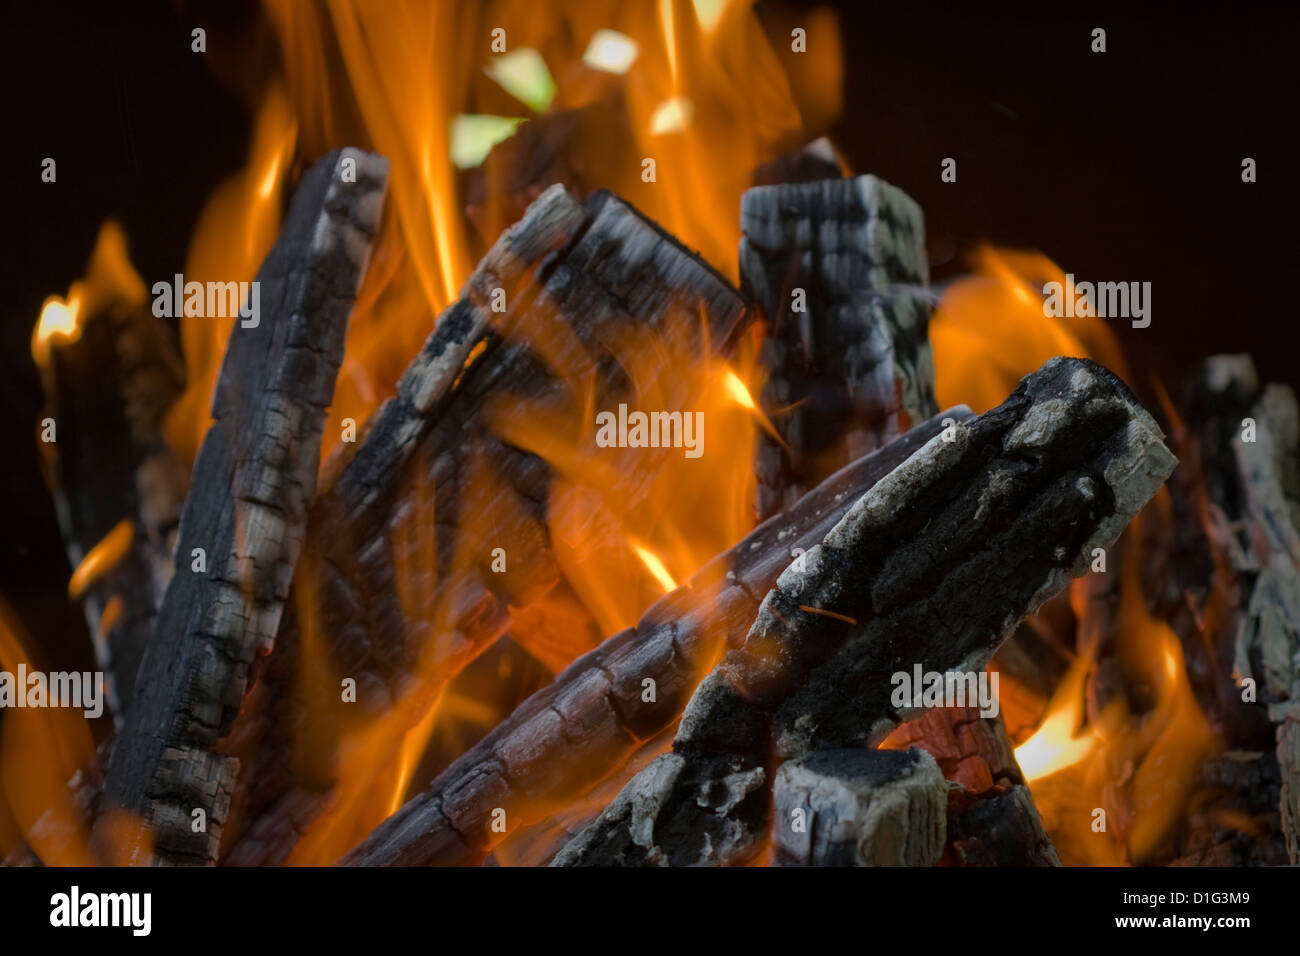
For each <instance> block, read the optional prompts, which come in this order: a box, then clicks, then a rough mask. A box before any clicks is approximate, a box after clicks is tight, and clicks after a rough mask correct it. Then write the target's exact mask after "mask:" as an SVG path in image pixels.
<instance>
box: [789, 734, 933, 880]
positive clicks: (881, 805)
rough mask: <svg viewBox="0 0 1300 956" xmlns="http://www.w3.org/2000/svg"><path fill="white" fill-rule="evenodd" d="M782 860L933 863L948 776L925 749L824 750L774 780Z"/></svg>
mask: <svg viewBox="0 0 1300 956" xmlns="http://www.w3.org/2000/svg"><path fill="white" fill-rule="evenodd" d="M772 800H773V804H774V806H775V812H774V813H773V816H772V843H773V846H774V847H775V850H776V856H775V860H776V863H777V865H779V866H933V865H934V864H935V863H937V862H939V857H940V855H941V854H942V853H943V845H944V834H945V832H946V826H945V813H946V812H947V803H948V782H947V781H946V780H944V778H943V774H942V773H940V772H939V765H938V764H936V763H935V762H934V758H933V757H931V756H930V755H929V754H928V753H926V752H925V751H924V750H921V749H919V748H913V749H911V750H905V751H904V750H819V751H817V752H816V753H810V754H806V755H805V756H803V757H798V758H796V759H794V760H788V761H786V762H785V763H784V764H782V765H781V769H780V770H778V771H777V772H776V779H775V780H774V781H773V784H772Z"/></svg>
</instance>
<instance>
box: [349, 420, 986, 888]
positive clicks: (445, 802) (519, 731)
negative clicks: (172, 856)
mask: <svg viewBox="0 0 1300 956" xmlns="http://www.w3.org/2000/svg"><path fill="white" fill-rule="evenodd" d="M970 417H971V416H970V412H969V410H968V409H965V408H956V409H950V410H949V411H948V412H945V413H944V415H943V416H936V417H935V418H933V419H931V420H930V421H927V422H923V423H922V424H920V425H918V426H917V427H916V428H914V429H913V430H912V431H911V432H910V433H909V434H908V435H906V436H904V437H903V438H900V439H898V440H896V441H895V442H893V443H892V444H890V445H887V446H886V447H884V448H882V449H880V450H879V451H877V452H876V453H874V454H872V455H869V456H867V457H866V458H864V459H862V460H860V461H857V462H854V463H853V464H852V465H849V466H847V467H845V468H843V469H841V470H840V471H839V472H837V473H836V474H835V475H833V476H831V477H830V478H828V479H827V480H826V481H825V482H824V483H823V484H822V485H820V486H818V487H817V488H816V489H814V490H813V491H812V492H811V493H809V494H808V495H807V496H805V497H804V498H803V499H802V500H801V501H800V502H799V503H798V504H797V505H796V506H795V507H794V508H793V509H792V510H791V511H790V512H789V513H787V514H780V515H774V516H773V517H772V518H771V519H769V520H768V521H766V522H764V523H763V524H762V525H761V526H759V527H758V528H756V529H755V530H754V531H752V532H750V534H749V535H747V536H746V537H745V538H743V539H742V540H741V541H740V542H738V543H737V544H736V545H735V547H733V548H731V549H730V550H729V551H727V552H725V553H724V554H721V555H718V556H717V557H716V558H715V559H714V560H713V561H711V562H709V564H707V565H706V566H705V567H704V568H702V569H701V570H700V571H699V572H698V573H697V574H696V576H695V577H694V578H692V580H691V582H690V583H689V584H688V585H686V586H683V587H680V588H678V589H677V590H675V591H673V592H672V593H670V594H668V595H666V596H665V597H663V598H662V599H660V600H659V601H658V602H656V603H655V604H654V605H652V606H651V607H650V608H649V609H648V610H647V611H646V612H645V614H643V615H642V618H641V620H640V622H638V624H637V626H636V627H635V628H628V629H627V630H624V631H621V632H619V633H618V634H615V635H613V636H611V637H609V638H607V639H606V640H605V641H604V642H603V643H602V644H601V645H600V646H599V647H597V648H595V649H594V650H592V651H590V652H588V653H587V654H584V655H583V656H581V657H579V658H578V659H577V660H575V661H573V663H571V664H570V665H569V666H568V667H566V668H565V669H564V670H563V671H562V672H561V673H560V674H558V675H557V676H556V678H555V680H554V682H553V683H551V684H550V685H548V686H547V687H544V688H542V689H541V690H540V691H538V692H537V693H535V694H533V695H532V696H531V697H529V698H528V699H527V700H526V701H524V702H523V703H522V704H520V705H519V707H517V708H516V709H515V711H514V713H513V714H511V715H510V717H508V718H507V719H506V720H504V721H502V722H501V723H500V724H499V725H498V726H497V727H495V728H494V729H493V730H492V731H491V732H490V733H489V734H488V735H487V736H485V737H484V738H483V739H482V740H480V741H479V742H478V743H477V744H475V745H474V746H473V747H472V748H470V749H469V750H468V751H466V752H465V753H464V754H463V755H461V757H459V758H458V759H457V760H455V761H454V762H453V763H452V764H451V765H450V766H449V767H448V768H447V769H446V770H445V771H444V772H443V773H442V774H440V775H439V776H438V778H437V779H435V780H434V781H433V783H432V784H431V785H430V787H429V789H428V790H427V791H425V792H424V793H422V794H419V795H417V796H416V797H414V798H412V799H411V800H410V801H408V802H407V804H406V805H405V806H404V807H403V808H402V809H401V810H400V811H398V813H397V814H396V815H394V817H392V818H391V819H390V820H388V821H386V822H385V823H383V824H382V825H380V826H379V827H378V828H376V830H375V831H374V832H373V833H372V834H371V835H370V837H369V838H368V839H367V840H366V841H365V842H364V843H363V844H361V845H360V846H359V847H357V848H356V849H355V850H354V851H353V852H352V853H351V854H349V855H348V857H346V858H345V862H346V863H348V864H350V865H359V866H374V865H396V864H409V863H421V864H465V863H477V862H480V861H481V860H482V859H483V857H484V856H486V854H487V853H488V851H489V850H490V849H491V845H492V842H493V837H492V834H491V831H490V829H489V827H488V822H489V819H488V814H489V813H490V811H491V810H492V808H493V807H496V806H500V807H502V808H503V809H505V810H506V812H507V815H508V816H509V817H510V818H511V819H512V820H522V821H523V826H525V827H527V826H529V825H530V824H533V823H540V822H542V819H544V818H545V814H544V813H538V811H537V810H536V809H534V807H533V806H532V805H531V804H530V802H529V801H528V800H527V799H526V798H525V789H526V788H527V787H528V786H531V784H530V783H529V782H528V781H525V780H524V779H523V776H522V768H521V771H520V772H516V773H513V774H512V773H511V771H510V770H509V769H508V765H509V761H508V760H507V759H506V758H505V756H504V755H505V754H506V753H507V751H509V750H511V749H518V748H521V747H528V748H530V749H531V750H532V753H533V758H534V760H535V761H536V762H538V763H539V764H544V765H547V766H548V767H549V768H550V770H551V771H552V774H553V776H552V780H553V781H558V783H555V784H554V789H553V790H552V791H551V792H550V793H549V794H547V796H548V797H549V798H550V799H551V801H552V802H557V801H563V800H565V799H572V798H575V797H577V796H579V795H581V794H583V793H585V792H586V791H588V790H589V789H590V788H591V787H592V786H594V785H595V784H596V783H598V782H599V781H600V780H601V779H602V778H607V777H609V776H611V775H615V774H618V773H619V772H620V771H619V766H620V765H621V761H626V760H627V759H628V758H629V757H630V756H631V755H632V751H633V746H632V745H631V744H630V743H629V745H628V746H627V748H626V749H625V751H624V752H623V753H622V754H621V755H620V759H619V760H615V759H612V758H610V757H609V751H608V750H605V749H603V748H605V747H607V746H608V739H609V738H608V735H607V734H606V733H604V732H602V733H601V734H600V735H599V736H598V739H597V740H596V742H595V743H592V744H586V743H583V742H580V741H577V740H574V739H573V738H572V737H565V736H564V721H563V718H561V716H560V715H559V714H558V713H556V711H555V707H554V705H555V704H556V702H557V701H558V699H559V697H560V695H561V694H563V693H564V692H565V691H566V689H568V688H570V687H572V686H574V685H576V684H577V683H578V682H580V681H583V680H586V679H587V678H588V677H589V675H591V674H593V673H603V674H605V675H607V676H608V678H609V681H610V684H609V691H608V694H607V700H608V702H609V704H608V706H609V708H610V709H611V710H612V713H613V715H614V716H615V718H616V719H617V720H618V721H619V725H618V726H616V727H614V728H612V731H613V732H617V733H625V734H627V735H628V739H629V740H636V741H646V740H650V739H651V738H653V737H655V736H656V735H657V734H659V733H661V732H663V731H664V730H665V728H670V727H671V726H672V721H673V720H675V719H676V718H677V716H678V715H679V714H680V713H681V711H682V708H683V707H684V706H685V704H686V702H687V699H688V698H689V697H690V695H691V693H692V691H694V690H695V685H696V684H697V683H698V681H699V679H700V676H701V674H702V672H703V671H704V670H705V669H707V667H708V665H709V664H710V663H711V662H712V661H713V660H715V659H716V655H717V653H718V652H719V650H720V649H721V648H722V647H724V646H727V645H728V644H731V645H732V646H735V645H738V644H739V643H740V642H741V640H742V639H743V637H744V635H745V632H746V631H747V630H748V629H749V627H750V625H751V624H752V623H753V619H754V614H755V612H756V611H757V608H758V604H759V600H760V596H761V595H762V594H764V593H766V591H767V590H768V589H769V588H771V586H772V585H773V584H774V583H775V581H776V577H777V575H778V574H779V573H780V572H781V570H782V569H783V568H784V567H785V566H786V565H787V564H788V563H789V560H790V557H791V554H792V552H793V551H794V550H795V549H808V548H812V547H813V546H814V545H815V544H816V542H817V541H819V540H821V538H823V537H824V536H825V535H826V533H827V532H828V531H829V530H830V529H831V528H832V527H834V526H835V525H836V523H838V521H839V520H840V519H841V518H842V517H843V515H844V513H845V511H847V510H848V509H849V508H850V507H851V505H852V504H853V502H855V501H856V500H857V499H858V498H860V497H861V495H862V494H863V493H865V491H866V490H867V489H869V488H870V487H871V486H872V485H873V484H875V483H876V482H877V481H879V480H880V479H881V478H882V477H884V476H885V475H887V474H888V473H889V472H891V471H892V470H893V469H894V468H895V467H897V466H898V464H899V463H900V462H902V461H905V460H906V459H907V458H908V457H909V456H910V455H911V454H912V453H913V452H915V451H916V450H917V449H919V448H921V447H922V446H923V445H924V444H925V443H926V441H928V440H929V439H931V438H933V437H935V436H936V435H938V434H939V433H940V432H941V431H942V429H943V427H944V425H943V421H944V419H951V420H952V421H954V422H963V421H967V420H969V419H970ZM646 678H652V679H653V680H654V681H655V682H656V685H657V695H656V699H655V700H654V701H646V700H645V698H644V696H643V695H644V685H643V681H644V680H645V679H646ZM594 706H599V707H601V708H602V709H603V708H604V706H605V705H604V704H603V703H599V702H598V703H596V704H595V705H594ZM759 716H760V719H762V720H766V716H764V715H759ZM749 717H751V718H752V717H753V714H752V713H750V714H749ZM584 722H585V721H584ZM597 745H599V746H600V747H601V748H602V753H604V754H605V756H606V759H605V760H604V762H597V761H593V760H592V759H591V758H592V754H593V752H594V751H595V748H596V746H597ZM628 775H630V771H629V772H628ZM485 779H486V780H494V781H500V783H501V784H504V785H505V786H506V790H505V791H504V796H500V795H499V794H500V793H501V792H502V791H493V790H492V789H490V788H487V787H477V788H476V787H472V786H471V783H472V782H474V781H482V780H485ZM489 795H490V797H491V799H497V800H498V802H496V803H492V802H489V799H488V798H489ZM470 798H473V799H470ZM453 820H455V821H456V822H455V824H454V825H455V827H456V828H457V830H458V832H459V833H460V834H461V835H462V836H461V837H460V838H458V839H457V840H452V839H450V837H449V836H448V835H447V833H446V831H447V829H448V828H450V827H452V826H453V822H452V821H453Z"/></svg>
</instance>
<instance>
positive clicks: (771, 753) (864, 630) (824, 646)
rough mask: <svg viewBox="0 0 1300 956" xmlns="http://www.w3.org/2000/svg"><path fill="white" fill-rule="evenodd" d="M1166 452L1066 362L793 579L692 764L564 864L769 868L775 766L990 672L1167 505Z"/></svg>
mask: <svg viewBox="0 0 1300 956" xmlns="http://www.w3.org/2000/svg"><path fill="white" fill-rule="evenodd" d="M1162 437H1163V434H1162V432H1161V431H1160V429H1159V427H1158V426H1157V425H1156V423H1155V421H1154V420H1153V419H1152V418H1151V416H1150V415H1148V414H1147V412H1146V411H1145V410H1143V409H1142V408H1141V406H1140V405H1139V404H1138V403H1137V400H1136V399H1135V398H1134V397H1133V396H1132V394H1131V393H1130V392H1129V391H1128V389H1127V388H1126V387H1125V386H1124V385H1123V384H1122V383H1121V382H1120V381H1119V380H1118V379H1117V378H1115V377H1114V376H1113V375H1111V374H1110V373H1109V372H1107V371H1106V370H1105V369H1103V368H1101V367H1100V366H1098V365H1096V364H1095V363H1092V362H1088V361H1083V360H1078V359H1064V358H1061V359H1053V360H1051V361H1049V362H1048V363H1047V364H1046V365H1044V366H1043V368H1042V369H1040V370H1039V371H1038V372H1036V373H1034V374H1033V375H1030V376H1028V377H1027V378H1026V379H1025V380H1024V381H1022V382H1021V384H1020V387H1019V388H1018V389H1017V390H1016V392H1015V393H1014V394H1013V395H1012V396H1011V397H1010V398H1009V399H1008V400H1007V401H1006V402H1004V403H1003V404H1002V405H1000V406H999V407H998V408H995V409H993V410H992V411H989V412H987V413H985V414H984V415H981V416H979V417H978V418H976V419H974V420H973V421H971V422H970V423H968V424H966V425H962V426H960V427H959V428H957V429H955V430H954V431H953V432H952V433H951V439H952V440H950V441H949V440H945V439H944V438H942V437H941V438H938V439H934V440H931V441H930V442H928V443H927V444H926V445H925V446H924V447H923V448H922V449H921V450H920V451H919V452H917V453H916V454H914V455H913V456H912V457H911V458H909V459H908V460H907V461H906V462H904V463H903V464H902V465H900V466H899V467H898V468H896V469H895V470H894V471H893V472H891V473H890V474H889V475H888V476H887V477H886V478H884V479H883V480H881V481H880V482H878V483H877V484H876V485H874V486H873V487H872V489H871V491H869V492H868V493H867V494H866V495H864V496H863V497H862V499H860V500H859V501H858V502H857V503H856V504H855V505H854V506H853V507H852V508H851V509H850V510H849V512H848V513H847V514H846V515H845V517H844V518H843V519H841V521H840V522H839V524H837V525H836V527H835V528H833V529H832V530H831V531H830V532H829V533H828V534H827V536H826V538H825V539H823V543H822V544H821V545H820V546H819V547H816V548H814V549H812V550H811V551H810V552H809V553H808V554H807V555H806V556H805V559H806V560H805V561H804V562H802V565H803V566H802V567H800V566H798V565H792V566H791V567H790V568H788V569H787V570H786V571H785V572H783V573H782V575H781V576H780V578H779V579H778V581H777V586H776V588H775V589H774V590H772V591H770V592H769V593H768V595H767V597H766V598H764V600H763V604H762V606H761V608H760V610H759V614H758V618H757V619H756V620H755V622H754V626H753V627H752V628H751V630H750V632H749V634H748V635H747V636H746V638H745V642H744V644H743V645H742V646H740V647H739V648H735V649H733V650H731V651H730V652H728V654H727V655H726V657H725V658H724V659H723V661H722V663H721V664H719V666H718V667H717V668H715V669H714V671H713V672H712V673H711V674H710V675H709V676H708V677H707V678H705V680H704V681H703V682H702V683H701V684H700V686H699V688H698V689H697V690H696V692H695V694H694V695H693V696H692V698H691V701H690V703H689V704H688V705H687V708H686V710H685V712H684V713H683V715H682V720H681V724H680V725H679V727H678V731H677V737H676V738H675V740H674V743H673V752H672V753H671V754H668V755H665V756H664V757H661V758H660V759H659V760H657V761H655V762H654V763H652V764H651V765H650V766H649V767H647V768H646V769H645V770H644V771H642V773H641V774H639V775H638V776H637V778H634V780H633V781H632V782H631V783H630V784H629V785H628V787H627V788H625V791H624V794H623V795H622V796H620V798H619V799H618V800H616V801H615V802H614V803H613V804H612V805H611V807H610V808H609V809H608V810H607V811H606V813H605V814H602V816H601V817H600V818H599V819H598V820H597V822H596V823H594V824H593V825H591V826H589V827H588V828H587V829H586V830H584V831H583V833H582V834H581V835H579V837H578V838H577V839H576V840H574V841H573V842H572V843H571V844H570V845H569V846H567V847H566V848H565V849H564V851H562V852H561V854H560V855H559V856H558V857H557V858H556V860H555V862H556V863H557V864H567V865H601V864H609V863H619V864H643V865H644V864H649V865H654V864H664V863H674V864H681V863H695V864H698V863H715V864H716V863H722V864H729V863H740V862H744V861H745V860H747V859H749V858H750V857H751V856H752V855H753V854H754V853H755V852H756V851H757V849H758V848H759V847H760V846H761V840H762V837H763V835H764V834H765V833H766V831H767V829H768V821H767V815H768V810H769V807H768V802H767V797H766V793H765V778H766V776H767V774H769V773H770V766H771V764H772V762H773V761H778V762H779V761H780V760H784V759H792V758H794V757H798V756H801V755H803V754H805V753H809V752H811V751H814V750H819V749H828V748H838V747H864V746H871V745H873V744H875V743H877V742H878V741H879V740H881V739H882V738H883V737H884V736H885V734H887V733H888V732H889V730H890V729H892V727H894V726H895V725H896V724H898V723H899V722H901V721H902V720H905V719H907V718H908V717H910V716H912V714H913V712H914V710H913V708H911V707H907V706H904V707H903V708H898V707H895V705H894V703H893V702H892V700H891V696H892V689H893V685H892V681H891V674H893V673H894V672H896V671H898V670H900V669H902V670H906V669H908V668H910V667H911V666H912V665H914V664H920V665H921V667H922V669H923V670H924V671H937V672H941V673H943V672H948V671H963V672H969V671H975V670H978V669H979V668H981V667H983V665H984V663H985V662H986V661H987V660H988V658H989V656H990V655H991V654H992V653H993V652H994V651H995V650H996V649H997V646H998V645H999V644H1000V643H1001V641H1002V640H1003V639H1004V638H1005V637H1006V636H1007V635H1008V634H1009V633H1010V632H1011V631H1012V630H1013V629H1014V628H1015V626H1016V624H1017V623H1018V622H1019V621H1020V620H1021V618H1022V617H1023V616H1024V615H1025V614H1027V613H1029V612H1031V611H1033V610H1034V609H1036V608H1037V607H1038V606H1040V605H1041V604H1042V603H1043V602H1044V601H1046V600H1047V599H1048V598H1050V597H1051V596H1052V595H1054V594H1056V593H1057V592H1059V591H1060V590H1061V589H1062V588H1063V587H1064V586H1065V585H1066V584H1067V583H1068V582H1069V580H1070V578H1071V577H1072V576H1078V575H1081V574H1083V573H1085V572H1086V571H1087V569H1088V565H1089V561H1090V560H1091V552H1092V549H1093V548H1094V547H1106V546H1109V545H1110V544H1111V543H1113V542H1114V540H1115V538H1116V537H1118V535H1119V533H1120V532H1121V531H1122V529H1123V528H1124V527H1125V525H1127V523H1128V522H1129V520H1130V519H1131V518H1132V517H1133V515H1135V514H1136V513H1137V511H1138V510H1139V509H1140V508H1141V507H1142V506H1143V505H1145V504H1146V502H1147V501H1148V500H1149V499H1150V498H1151V496H1152V495H1154V494H1155V492H1156V491H1157V490H1158V488H1159V487H1160V485H1161V483H1162V482H1163V481H1164V480H1165V479H1166V478H1167V477H1168V476H1169V473H1170V472H1171V471H1172V470H1173V468H1174V465H1175V464H1176V460H1175V459H1174V457H1173V455H1172V454H1170V452H1169V450H1168V449H1167V448H1165V446H1164V444H1163V443H1162V441H1161V439H1162ZM633 808H635V809H636V812H635V813H633V812H632V811H633Z"/></svg>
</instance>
